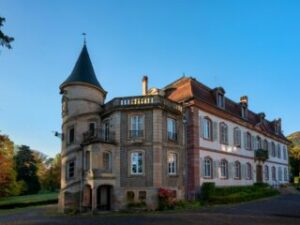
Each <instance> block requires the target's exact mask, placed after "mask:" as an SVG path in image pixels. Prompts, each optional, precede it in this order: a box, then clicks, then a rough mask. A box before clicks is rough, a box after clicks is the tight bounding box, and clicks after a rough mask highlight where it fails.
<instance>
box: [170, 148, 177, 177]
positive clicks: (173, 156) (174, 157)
mask: <svg viewBox="0 0 300 225" xmlns="http://www.w3.org/2000/svg"><path fill="white" fill-rule="evenodd" d="M168 173H169V175H176V174H177V154H176V153H173V152H171V153H169V154H168Z"/></svg>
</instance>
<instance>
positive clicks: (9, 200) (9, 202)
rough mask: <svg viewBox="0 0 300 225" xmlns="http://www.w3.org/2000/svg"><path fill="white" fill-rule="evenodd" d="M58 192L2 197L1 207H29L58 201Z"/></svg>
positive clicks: (0, 200)
mask: <svg viewBox="0 0 300 225" xmlns="http://www.w3.org/2000/svg"><path fill="white" fill-rule="evenodd" d="M57 201H58V193H57V192H51V193H41V194H35V195H23V196H13V197H6V198H0V209H12V208H18V207H27V206H34V205H45V204H51V203H57Z"/></svg>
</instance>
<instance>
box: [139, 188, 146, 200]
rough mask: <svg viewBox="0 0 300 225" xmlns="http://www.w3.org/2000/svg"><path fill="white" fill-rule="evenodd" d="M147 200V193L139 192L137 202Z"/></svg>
mask: <svg viewBox="0 0 300 225" xmlns="http://www.w3.org/2000/svg"><path fill="white" fill-rule="evenodd" d="M146 198H147V193H146V191H139V200H140V201H141V202H144V201H145V200H146Z"/></svg>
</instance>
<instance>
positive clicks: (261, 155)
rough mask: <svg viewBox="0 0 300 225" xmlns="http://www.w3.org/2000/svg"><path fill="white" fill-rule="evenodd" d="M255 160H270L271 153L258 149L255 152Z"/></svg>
mask: <svg viewBox="0 0 300 225" xmlns="http://www.w3.org/2000/svg"><path fill="white" fill-rule="evenodd" d="M254 158H255V160H258V161H263V162H264V161H266V160H267V159H268V158H269V152H268V150H265V149H261V148H260V149H257V150H255V151H254Z"/></svg>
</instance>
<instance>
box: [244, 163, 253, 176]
mask: <svg viewBox="0 0 300 225" xmlns="http://www.w3.org/2000/svg"><path fill="white" fill-rule="evenodd" d="M252 177H253V174H252V165H251V163H249V162H247V163H246V180H252Z"/></svg>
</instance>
